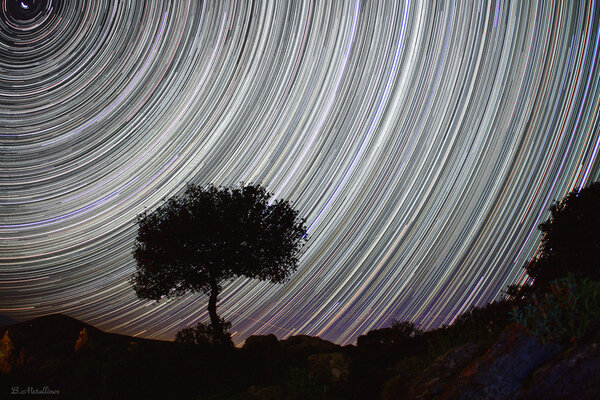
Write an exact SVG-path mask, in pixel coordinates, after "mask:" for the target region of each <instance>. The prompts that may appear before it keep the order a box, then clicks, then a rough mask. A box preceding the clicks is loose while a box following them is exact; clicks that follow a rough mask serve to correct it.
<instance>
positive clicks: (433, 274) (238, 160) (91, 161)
mask: <svg viewBox="0 0 600 400" xmlns="http://www.w3.org/2000/svg"><path fill="white" fill-rule="evenodd" d="M1 6H2V8H1V10H0V12H1V15H0V291H1V292H0V293H1V295H0V313H1V314H4V315H7V316H9V317H11V318H13V319H19V320H25V319H29V318H32V317H35V316H40V315H45V314H49V313H56V312H61V313H66V314H68V315H70V316H73V317H75V318H79V319H81V320H83V321H86V322H88V323H91V324H94V325H96V326H98V327H100V328H101V329H104V330H108V331H112V332H119V333H124V334H130V335H141V336H144V337H153V338H163V339H167V338H169V339H170V338H173V336H174V335H175V333H176V332H177V331H178V330H180V329H182V328H185V327H187V326H190V325H192V324H195V323H196V322H198V321H207V320H208V316H207V313H206V311H205V309H206V302H207V297H206V296H203V295H199V294H196V295H188V296H185V297H182V298H179V299H174V300H169V301H161V302H159V303H155V302H149V301H142V300H138V299H137V298H136V296H135V293H134V291H133V289H132V288H131V285H130V283H129V282H128V279H129V277H130V276H131V274H132V273H133V271H134V263H133V262H134V261H133V257H132V254H131V251H132V247H133V240H134V237H135V233H136V226H135V220H136V216H137V215H138V214H139V213H141V212H143V211H144V210H153V209H155V208H156V207H158V206H159V205H160V204H161V203H162V201H163V200H164V199H166V198H169V197H170V196H173V195H175V194H177V193H181V191H182V189H184V188H185V185H186V183H188V182H196V183H199V184H209V183H213V184H216V185H237V184H240V183H241V182H244V183H261V184H263V185H264V186H266V187H267V188H268V190H270V191H271V192H273V193H274V194H275V196H276V197H277V198H285V199H289V200H290V201H291V202H292V203H293V205H294V207H295V208H297V209H298V210H299V211H300V215H301V216H303V217H305V218H306V220H307V226H308V227H309V241H308V243H307V245H306V246H305V247H304V249H303V251H302V255H301V258H300V267H299V270H298V272H297V273H296V274H294V275H293V276H292V278H291V280H290V281H289V282H287V283H284V284H281V285H273V284H269V283H263V282H258V281H252V280H247V279H238V280H235V281H233V282H230V283H228V284H227V285H225V287H224V290H223V292H222V294H221V297H220V304H219V312H220V314H221V315H222V316H223V317H224V318H225V319H227V320H229V321H231V322H232V323H233V327H232V330H231V332H232V333H234V336H233V339H234V341H235V342H236V343H240V342H242V341H243V340H244V339H245V338H246V337H247V336H249V335H251V334H266V333H274V334H276V335H277V336H278V337H279V338H283V337H286V336H288V335H291V334H300V333H302V334H310V335H320V336H322V337H323V338H326V339H329V340H332V341H335V342H337V343H352V342H353V341H354V340H355V338H356V337H357V336H358V335H360V334H364V333H366V332H367V331H369V330H371V329H374V328H378V327H382V326H386V325H387V324H389V323H390V321H391V320H392V319H393V318H396V319H400V320H409V319H410V320H412V321H415V322H417V323H418V324H420V325H421V327H422V328H424V329H428V328H435V327H438V326H440V325H441V324H448V323H451V322H452V320H453V319H454V318H455V317H456V316H457V315H458V314H460V313H461V312H464V311H466V310H467V309H468V308H469V307H471V306H474V305H484V304H486V303H487V302H489V301H491V300H493V299H497V298H499V297H500V296H501V294H502V291H503V290H505V289H506V287H507V285H509V284H513V283H522V282H524V280H525V278H526V276H525V275H524V270H523V269H522V268H521V266H522V265H523V264H524V263H525V261H526V260H527V259H528V258H530V257H531V256H532V254H534V252H535V250H536V248H537V245H538V243H539V239H540V236H539V233H538V231H537V225H538V224H539V223H541V222H542V221H544V220H545V219H546V218H547V217H548V211H547V209H548V207H549V206H550V205H551V204H552V202H553V201H555V200H558V199H560V198H562V197H563V196H564V195H565V194H567V193H568V192H569V191H571V190H572V189H574V188H576V187H580V186H583V185H586V184H588V183H591V182H593V181H597V180H599V179H600V160H599V156H598V153H599V146H600V117H599V116H598V108H599V103H600V72H599V68H600V61H599V59H598V46H599V43H600V29H599V20H600V6H599V4H598V3H596V2H583V1H581V2H579V1H571V2H557V3H550V2H546V1H540V2H533V1H531V2H530V1H525V2H507V1H482V2H477V3H476V2H466V1H460V2H452V1H442V2H435V1H423V2H418V1H397V2H393V1H381V2H371V1H354V0H348V1H331V2H329V1H325V2H313V1H302V2H300V1H298V2H290V1H280V2H277V1H265V2H260V1H214V2H213V1H207V2H199V1H176V2H169V1H161V0H151V1H133V0H132V1H127V2H125V1H104V0H98V1H89V2H88V1H74V0H64V1H57V0H38V1H33V0H29V1H25V0H24V1H13V0H1Z"/></svg>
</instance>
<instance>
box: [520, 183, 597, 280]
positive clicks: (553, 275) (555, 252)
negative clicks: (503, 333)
mask: <svg viewBox="0 0 600 400" xmlns="http://www.w3.org/2000/svg"><path fill="white" fill-rule="evenodd" d="M550 212H551V213H552V215H551V217H550V218H549V219H548V220H546V221H545V222H544V223H542V224H540V226H539V229H540V230H541V231H542V233H543V234H544V235H543V237H542V241H541V245H540V248H539V250H538V252H537V254H536V255H535V256H534V257H533V258H532V259H531V260H530V261H529V262H528V263H527V264H526V265H525V269H526V270H527V274H528V275H529V277H530V283H532V284H533V286H534V287H536V288H538V289H539V290H538V292H539V291H545V290H546V289H547V288H548V287H549V284H550V282H551V281H553V280H555V279H558V278H562V277H565V276H567V275H568V274H569V273H571V274H574V275H576V276H581V277H589V278H591V279H593V280H600V268H598V260H600V229H599V227H600V182H595V183H593V184H591V185H590V186H588V187H586V188H583V189H581V190H579V189H576V190H573V191H572V192H571V193H569V194H568V195H567V196H565V197H564V198H563V199H562V200H561V201H560V202H555V203H554V204H553V205H552V207H550Z"/></svg>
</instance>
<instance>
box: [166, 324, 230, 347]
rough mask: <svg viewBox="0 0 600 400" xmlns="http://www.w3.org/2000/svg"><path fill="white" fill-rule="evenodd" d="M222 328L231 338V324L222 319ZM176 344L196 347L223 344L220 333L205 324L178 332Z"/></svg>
mask: <svg viewBox="0 0 600 400" xmlns="http://www.w3.org/2000/svg"><path fill="white" fill-rule="evenodd" d="M221 326H222V327H223V330H224V331H225V334H226V335H228V336H230V335H229V332H228V330H229V328H231V322H226V321H225V320H224V319H223V318H221ZM175 342H176V343H184V344H191V345H196V346H203V345H205V346H206V345H218V344H222V342H221V335H220V333H219V332H217V331H215V328H214V327H213V326H212V325H210V324H203V323H201V322H199V323H198V324H197V325H196V326H195V327H192V328H185V329H182V330H180V331H179V332H177V335H175Z"/></svg>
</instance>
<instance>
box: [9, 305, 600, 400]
mask: <svg viewBox="0 0 600 400" xmlns="http://www.w3.org/2000/svg"><path fill="white" fill-rule="evenodd" d="M503 307H504V306H503V305H500V306H497V308H499V309H503ZM488 311H489V310H488ZM500 314H502V313H500ZM489 315H490V313H489V312H488V313H487V314H486V317H489ZM472 320H473V318H471V319H470V320H469V321H472ZM500 320H501V321H504V320H503V319H502V318H500ZM467 322H468V321H467ZM406 328H407V326H406V325H404V326H403V325H402V324H399V325H396V326H394V327H391V328H385V329H380V330H376V331H372V332H370V333H369V334H368V335H365V336H362V337H361V338H359V341H358V345H357V346H344V347H341V346H338V345H335V344H333V343H331V342H328V341H325V340H322V339H320V338H318V337H310V336H304V335H298V336H292V337H289V338H287V339H286V340H277V339H276V338H275V336H273V335H268V336H253V337H250V338H248V339H247V340H246V343H245V345H244V346H243V348H240V349H238V348H227V347H215V346H192V345H186V344H181V343H174V342H166V341H158V340H148V339H141V338H134V337H130V336H124V335H117V334H112V333H105V332H102V331H100V330H98V329H96V328H94V327H93V326H91V325H88V324H85V323H83V322H81V321H78V320H76V319H73V318H70V317H67V316H65V315H60V314H54V315H48V316H45V317H40V318H36V319H34V320H32V321H29V322H24V323H18V324H14V325H11V326H6V327H1V328H0V338H1V339H0V371H1V372H0V378H1V379H2V381H1V382H2V385H1V386H0V390H1V391H2V392H1V393H0V397H1V398H15V399H16V398H31V397H32V396H33V397H38V396H39V397H42V396H43V398H47V399H54V398H73V399H240V400H243V399H248V400H253V399H484V398H485V399H533V398H544V399H545V400H549V399H599V398H600V385H598V378H600V334H598V333H596V334H595V335H594V336H592V337H589V338H587V339H586V340H585V341H582V342H580V343H573V344H564V343H563V344H557V343H552V342H549V343H546V344H542V343H540V341H539V340H538V339H537V338H535V337H533V336H530V335H528V334H525V333H523V332H522V331H520V330H518V329H517V328H516V327H515V325H514V324H509V323H508V322H506V323H498V321H496V322H494V321H493V319H492V320H491V321H490V325H489V326H487V327H485V329H484V330H482V329H479V330H477V329H475V330H471V331H469V334H466V335H465V334H464V332H465V331H464V327H463V328H462V332H463V333H460V334H458V333H456V332H454V331H453V330H452V327H445V328H444V329H442V330H436V331H432V332H424V333H420V334H418V335H415V332H414V331H411V329H412V327H410V326H409V327H408V328H410V329H406ZM436 332H437V333H436ZM457 332H458V331H457ZM36 393H37V395H36ZM17 394H20V395H17ZM21 395H22V396H21ZM23 396H24V397H23Z"/></svg>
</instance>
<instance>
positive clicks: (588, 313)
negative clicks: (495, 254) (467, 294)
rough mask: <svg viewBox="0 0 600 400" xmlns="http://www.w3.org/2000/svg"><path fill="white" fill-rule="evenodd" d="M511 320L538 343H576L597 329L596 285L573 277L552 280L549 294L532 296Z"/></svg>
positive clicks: (599, 298)
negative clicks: (535, 337) (538, 341)
mask: <svg viewBox="0 0 600 400" xmlns="http://www.w3.org/2000/svg"><path fill="white" fill-rule="evenodd" d="M511 317H512V319H514V320H515V321H516V322H517V323H518V324H519V326H521V327H523V328H525V329H526V330H527V331H529V332H531V333H532V334H533V335H535V336H537V337H538V338H539V339H540V341H541V342H542V343H546V342H548V341H556V342H560V341H567V340H571V341H577V340H579V339H581V338H583V337H584V336H586V335H587V334H589V333H590V332H592V331H593V330H595V329H596V328H597V327H598V326H599V325H600V282H598V281H592V280H590V279H588V278H577V277H575V276H574V275H569V276H567V277H566V278H561V279H557V280H554V281H552V282H551V283H550V291H549V292H546V293H544V294H543V295H540V294H535V293H534V294H532V295H531V298H530V299H529V300H528V301H527V302H526V303H525V304H523V305H520V306H518V307H515V309H514V310H513V311H512V313H511Z"/></svg>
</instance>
